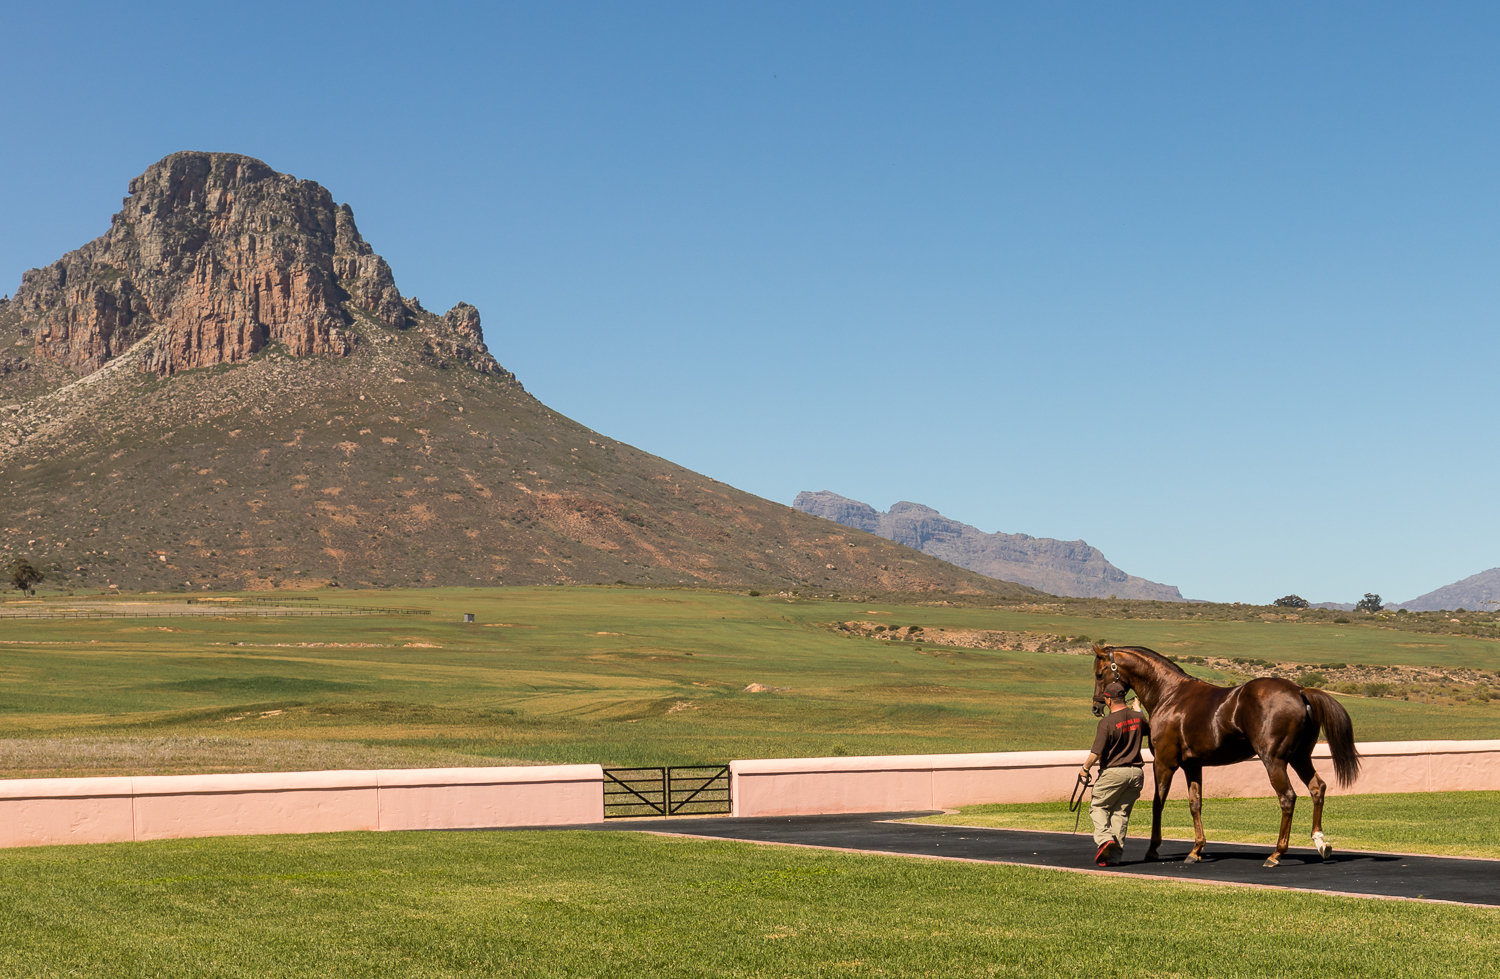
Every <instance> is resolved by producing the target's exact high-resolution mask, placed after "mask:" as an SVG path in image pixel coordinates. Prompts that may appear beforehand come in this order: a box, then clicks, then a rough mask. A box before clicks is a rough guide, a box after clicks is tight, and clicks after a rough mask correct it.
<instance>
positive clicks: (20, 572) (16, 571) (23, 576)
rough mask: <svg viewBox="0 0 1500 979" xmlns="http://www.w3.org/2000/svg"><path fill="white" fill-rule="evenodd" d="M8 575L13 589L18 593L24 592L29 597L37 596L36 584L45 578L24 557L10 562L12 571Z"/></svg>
mask: <svg viewBox="0 0 1500 979" xmlns="http://www.w3.org/2000/svg"><path fill="white" fill-rule="evenodd" d="M6 574H7V575H9V576H10V584H11V587H12V588H14V589H15V590H16V591H23V592H25V593H26V594H28V595H34V594H36V583H37V582H39V581H41V580H42V578H43V577H44V575H43V574H42V573H41V572H40V571H38V570H37V569H36V568H35V567H33V566H32V564H31V562H30V561H28V560H26V559H25V558H23V557H18V558H16V559H15V560H14V561H12V562H10V569H9V570H8V571H7V572H6Z"/></svg>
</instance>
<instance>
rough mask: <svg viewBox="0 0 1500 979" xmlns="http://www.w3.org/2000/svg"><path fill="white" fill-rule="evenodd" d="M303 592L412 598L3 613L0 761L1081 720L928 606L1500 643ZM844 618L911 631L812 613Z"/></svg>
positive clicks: (275, 764) (1037, 661) (1429, 643)
mask: <svg viewBox="0 0 1500 979" xmlns="http://www.w3.org/2000/svg"><path fill="white" fill-rule="evenodd" d="M302 597H303V598H304V599H306V600H304V601H302V602H299V603H297V604H298V605H299V606H300V607H303V608H332V607H336V606H338V605H340V604H345V605H384V606H396V607H407V608H411V609H418V610H425V611H430V613H431V614H430V615H420V616H380V615H364V616H353V617H336V618H305V617H298V618H241V617H231V616H213V617H202V616H199V617H191V618H189V617H168V616H166V615H163V616H162V617H160V618H129V619H97V620H81V621H80V620H40V619H14V618H0V770H3V772H4V773H5V774H6V775H9V776H12V777H14V776H20V775H56V774H123V773H173V772H187V771H246V770H256V769H260V770H266V769H307V768H357V767H408V766H412V767H414V766H432V765H484V764H501V763H510V762H600V763H604V764H622V765H629V764H692V763H700V762H714V761H725V760H728V759H731V758H755V757H793V756H824V755H840V754H879V753H916V752H948V751H981V750H1011V749H1032V748H1058V747H1074V746H1081V745H1083V744H1085V743H1086V741H1087V740H1088V739H1089V737H1090V736H1091V733H1092V730H1093V725H1094V719H1093V717H1092V716H1091V715H1090V713H1089V703H1088V698H1089V694H1090V680H1089V670H1088V665H1087V662H1086V659H1085V658H1084V657H1080V656H1070V655H1061V654H1058V653H1044V652H1035V653H1028V652H1020V651H1008V650H980V649H956V648H950V647H946V646H943V645H940V644H938V643H937V642H935V641H933V639H934V638H935V637H938V636H939V635H940V633H941V630H943V629H986V630H1010V631H1015V632H1020V633H1039V634H1046V635H1056V636H1069V637H1093V638H1099V639H1103V640H1105V641H1109V642H1114V643H1121V644H1127V643H1128V644H1141V645H1147V646H1151V647H1153V648H1155V649H1157V650H1159V651H1161V652H1163V653H1165V654H1166V655H1168V656H1174V657H1187V656H1200V655H1205V654H1209V653H1213V654H1217V655H1224V656H1230V657H1244V658H1262V659H1267V660H1273V661H1278V662H1292V663H1306V664H1318V663H1327V662H1333V661H1337V662H1346V663H1364V664H1371V665H1388V664H1408V665H1442V666H1445V667H1449V668H1459V667H1462V668H1467V669H1480V670H1495V669H1496V668H1497V667H1500V644H1497V643H1496V642H1495V641H1494V640H1491V639H1485V638H1476V637H1474V636H1465V635H1443V634H1413V633H1411V632H1409V631H1401V630H1397V629H1392V628H1388V627H1384V626H1382V625H1381V624H1379V623H1377V622H1374V621H1371V622H1361V621H1356V622H1347V623H1339V622H1333V621H1321V622H1287V621H1272V622H1266V621H1259V620H1257V619H1251V620H1250V621H1245V620H1243V619H1240V620H1225V619H1221V618H1217V617H1213V616H1209V615H1204V616H1203V617H1201V618H1174V619H1156V618H1121V617H1119V616H1118V615H1116V616H1115V617H1110V616H1111V615H1112V614H1113V613H1112V612H1111V611H1110V608H1109V606H1102V607H1101V606H1100V605H1098V604H1097V603H1094V604H1091V605H1088V606H1086V607H1085V608H1087V609H1088V611H1081V610H1072V609H1070V607H1069V606H1068V605H1067V603H1060V604H1059V605H1057V606H1055V607H1054V606H1049V607H1043V608H1032V607H1023V606H1014V607H1004V608H993V609H986V608H974V607H959V606H944V605H897V604H888V603H882V604H878V605H875V604H869V603H858V604H855V603H850V602H839V601H822V600H819V601H814V600H801V599H795V598H783V597H774V596H752V595H745V594H727V593H721V592H710V591H691V590H646V589H635V588H610V587H595V588H567V589H564V588H517V589H490V590H453V589H449V590H424V591H400V592H341V591H337V590H335V591H327V592H321V593H316V594H311V595H305V596H302ZM141 598H142V599H143V600H145V601H148V602H151V601H160V602H165V601H167V597H166V596H161V597H157V598H153V597H151V596H142V597H141ZM63 601H64V600H63V599H60V598H53V599H49V600H48V601H47V602H45V603H42V604H40V605H25V606H22V605H19V604H17V603H15V602H9V603H6V605H5V607H4V609H0V611H5V610H10V611H15V610H18V609H22V608H26V609H38V608H40V609H46V608H48V607H54V608H55V607H58V606H59V605H60V604H61V603H62V602H63ZM172 601H179V600H178V599H173V600H172ZM129 608H131V609H134V610H136V611H141V610H144V611H150V610H151V609H152V608H156V609H158V610H160V611H163V612H165V611H167V610H168V606H167V605H165V604H158V605H150V604H147V605H144V606H142V605H131V606H129ZM464 613H472V614H473V615H474V616H475V620H476V621H475V622H474V623H472V624H465V623H464V622H463V616H464ZM1184 614H1192V613H1191V612H1187V613H1184ZM851 620H858V621H867V622H879V623H881V624H883V625H886V626H887V627H888V630H887V633H886V634H887V635H889V634H897V633H898V632H899V634H900V635H902V636H903V637H906V636H911V635H917V636H923V637H928V638H926V639H923V638H917V639H911V638H904V639H903V640H902V641H891V640H888V639H873V638H857V637H853V636H850V635H848V634H846V633H841V632H839V631H838V630H837V629H836V628H835V626H836V624H837V623H840V622H844V621H851ZM912 626H920V627H921V628H920V630H918V631H917V632H916V633H913V632H911V631H910V630H911V627H912ZM1190 669H1192V670H1193V671H1194V672H1197V673H1199V674H1200V675H1203V676H1205V677H1207V678H1209V679H1214V680H1219V681H1224V680H1231V679H1234V678H1233V677H1231V676H1229V675H1227V674H1221V673H1216V672H1214V671H1212V670H1208V669H1206V668H1204V667H1190ZM1343 700H1344V703H1345V704H1346V705H1347V706H1348V708H1349V710H1350V713H1351V714H1352V715H1353V718H1354V722H1355V732H1356V736H1357V737H1358V738H1359V739H1360V740H1365V741H1376V740H1404V739H1423V738H1485V737H1489V738H1493V737H1500V699H1497V700H1493V701H1490V702H1488V703H1485V702H1479V701H1471V702H1465V703H1449V704H1431V703H1414V702H1406V701H1403V700H1399V699H1394V698H1391V697H1382V698H1366V697H1344V698H1343Z"/></svg>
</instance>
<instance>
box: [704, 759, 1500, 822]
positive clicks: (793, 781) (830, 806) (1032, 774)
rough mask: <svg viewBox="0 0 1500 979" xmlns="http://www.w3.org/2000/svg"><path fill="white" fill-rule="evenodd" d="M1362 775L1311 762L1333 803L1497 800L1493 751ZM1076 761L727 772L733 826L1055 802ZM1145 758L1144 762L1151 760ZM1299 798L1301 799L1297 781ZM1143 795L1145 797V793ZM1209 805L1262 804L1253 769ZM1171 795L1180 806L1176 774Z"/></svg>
mask: <svg viewBox="0 0 1500 979" xmlns="http://www.w3.org/2000/svg"><path fill="white" fill-rule="evenodd" d="M1359 752H1360V761H1361V765H1362V770H1361V773H1360V777H1359V780H1358V781H1357V782H1355V783H1354V785H1353V786H1351V787H1349V788H1347V789H1341V788H1339V787H1338V786H1337V785H1334V784H1332V781H1333V765H1332V763H1331V762H1330V761H1329V758H1328V746H1327V745H1326V744H1320V745H1318V746H1317V748H1316V749H1315V750H1314V752H1313V761H1314V764H1316V766H1317V768H1318V772H1319V774H1320V775H1322V776H1323V778H1324V779H1325V780H1327V781H1329V782H1330V790H1331V791H1332V792H1333V793H1335V794H1337V793H1374V792H1440V791H1468V790H1480V789H1490V790H1500V741H1377V742H1370V743H1366V744H1361V745H1360V746H1359ZM1087 756H1088V752H1087V751H1086V750H1077V751H1001V752H985V753H976V754H955V755H891V756H870V757H861V758H787V759H776V760H764V761H736V762H731V763H730V766H729V770H730V779H731V792H732V794H733V798H734V814H735V815H736V816H798V815H814V814H818V813H835V812H905V811H911V810H917V809H953V808H957V807H959V806H968V805H977V804H980V803H987V802H1061V801H1065V800H1066V799H1067V798H1068V796H1069V794H1070V793H1071V792H1072V791H1073V785H1074V782H1075V780H1076V779H1077V777H1078V767H1079V766H1080V765H1082V764H1083V761H1084V759H1085V758H1086V757H1087ZM1148 757H1149V753H1148ZM1293 785H1294V787H1295V788H1296V789H1297V791H1298V794H1299V795H1300V794H1305V793H1306V790H1305V789H1303V788H1302V786H1301V783H1300V782H1298V781H1297V780H1296V779H1295V778H1294V779H1293ZM1148 791H1149V790H1148ZM1203 794H1204V795H1205V796H1206V797H1220V798H1224V797H1231V796H1241V797H1243V796H1269V795H1272V792H1271V784H1270V782H1269V781H1267V779H1266V770H1265V767H1264V766H1263V765H1261V763H1260V762H1258V761H1248V762H1242V763H1241V764H1238V765H1228V766H1225V767H1222V768H1209V769H1205V770H1204V773H1203ZM1171 795H1172V796H1173V797H1176V798H1186V796H1187V788H1186V782H1185V780H1184V779H1183V777H1182V775H1181V774H1180V773H1179V774H1178V775H1177V777H1176V779H1175V780H1174V781H1173V783H1172V792H1171Z"/></svg>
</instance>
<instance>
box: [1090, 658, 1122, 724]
mask: <svg viewBox="0 0 1500 979" xmlns="http://www.w3.org/2000/svg"><path fill="white" fill-rule="evenodd" d="M1105 653H1106V654H1107V655H1108V657H1109V671H1110V672H1111V673H1113V674H1114V675H1115V682H1116V683H1118V684H1120V685H1121V686H1122V687H1124V688H1125V689H1126V690H1129V689H1130V683H1129V681H1127V680H1126V679H1125V678H1124V677H1123V676H1121V675H1120V667H1119V665H1118V664H1117V663H1115V651H1114V648H1113V647H1106V648H1105ZM1094 716H1095V717H1103V716H1104V704H1103V703H1102V702H1100V701H1095V702H1094Z"/></svg>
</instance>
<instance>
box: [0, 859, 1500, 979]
mask: <svg viewBox="0 0 1500 979" xmlns="http://www.w3.org/2000/svg"><path fill="white" fill-rule="evenodd" d="M0 877H3V879H4V880H5V882H6V884H5V887H4V888H0V920H4V921H5V924H6V929H5V932H6V935H5V941H3V942H0V974H3V975H6V976H65V975H77V976H111V977H136V976H188V975H191V976H246V977H250V976H253V977H277V976H295V977H298V979H303V977H307V976H334V977H344V976H372V977H373V976H379V977H386V976H518V977H528V976H537V977H558V976H632V975H650V976H663V977H679V976H702V977H723V976H765V977H783V976H945V977H946V976H958V977H963V976H1049V977H1050V976H1090V977H1100V976H1102V977H1135V976H1142V975H1145V976H1216V977H1239V976H1274V977H1284V976H1291V975H1308V976H1332V977H1340V976H1349V977H1365V976H1370V975H1381V976H1391V977H1402V976H1412V977H1422V979H1429V977H1432V976H1445V977H1463V976H1476V977H1477V976H1486V977H1487V976H1490V975H1493V971H1494V963H1495V961H1496V960H1497V958H1500V911H1495V910H1487V909H1478V908H1467V907H1457V906H1445V905H1433V904H1419V903H1410V902H1398V901H1376V900H1365V899H1357V898H1341V897H1331V896H1324V895H1317V894H1307V893H1299V892H1289V891H1255V890H1246V889H1242V888H1229V887H1214V886H1209V885H1196V884H1180V883H1170V882H1159V881H1150V880H1137V879H1128V878H1122V877H1114V876H1110V877H1100V876H1090V875H1080V874H1072V873H1064V872H1056V871H1046V870H1037V869H1031V868H1020V867H1001V866H994V865H983V864H969V863H949V862H944V861H932V860H921V859H915V858H903V857H886V856H865V855H854V854H846V853H834V852H828V851H816V850H806V849H797V848H788V847H774V846H756V845H753V844H748V843H735V842H708V841H698V840H685V839H673V838H662V837H653V836H649V835H645V834H641V833H635V832H606V833H592V832H584V831H552V832H483V833H402V834H374V833H365V834H338V835H326V836H306V837H249V838H232V839H210V840H176V841H164V842H157V843H146V844H119V845H109V846H69V847H47V848H32V849H20V850H7V851H0ZM1104 917H1108V918H1109V919H1110V924H1109V925H1108V927H1107V928H1105V927H1104V926H1103V925H1102V924H1101V918H1104Z"/></svg>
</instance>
